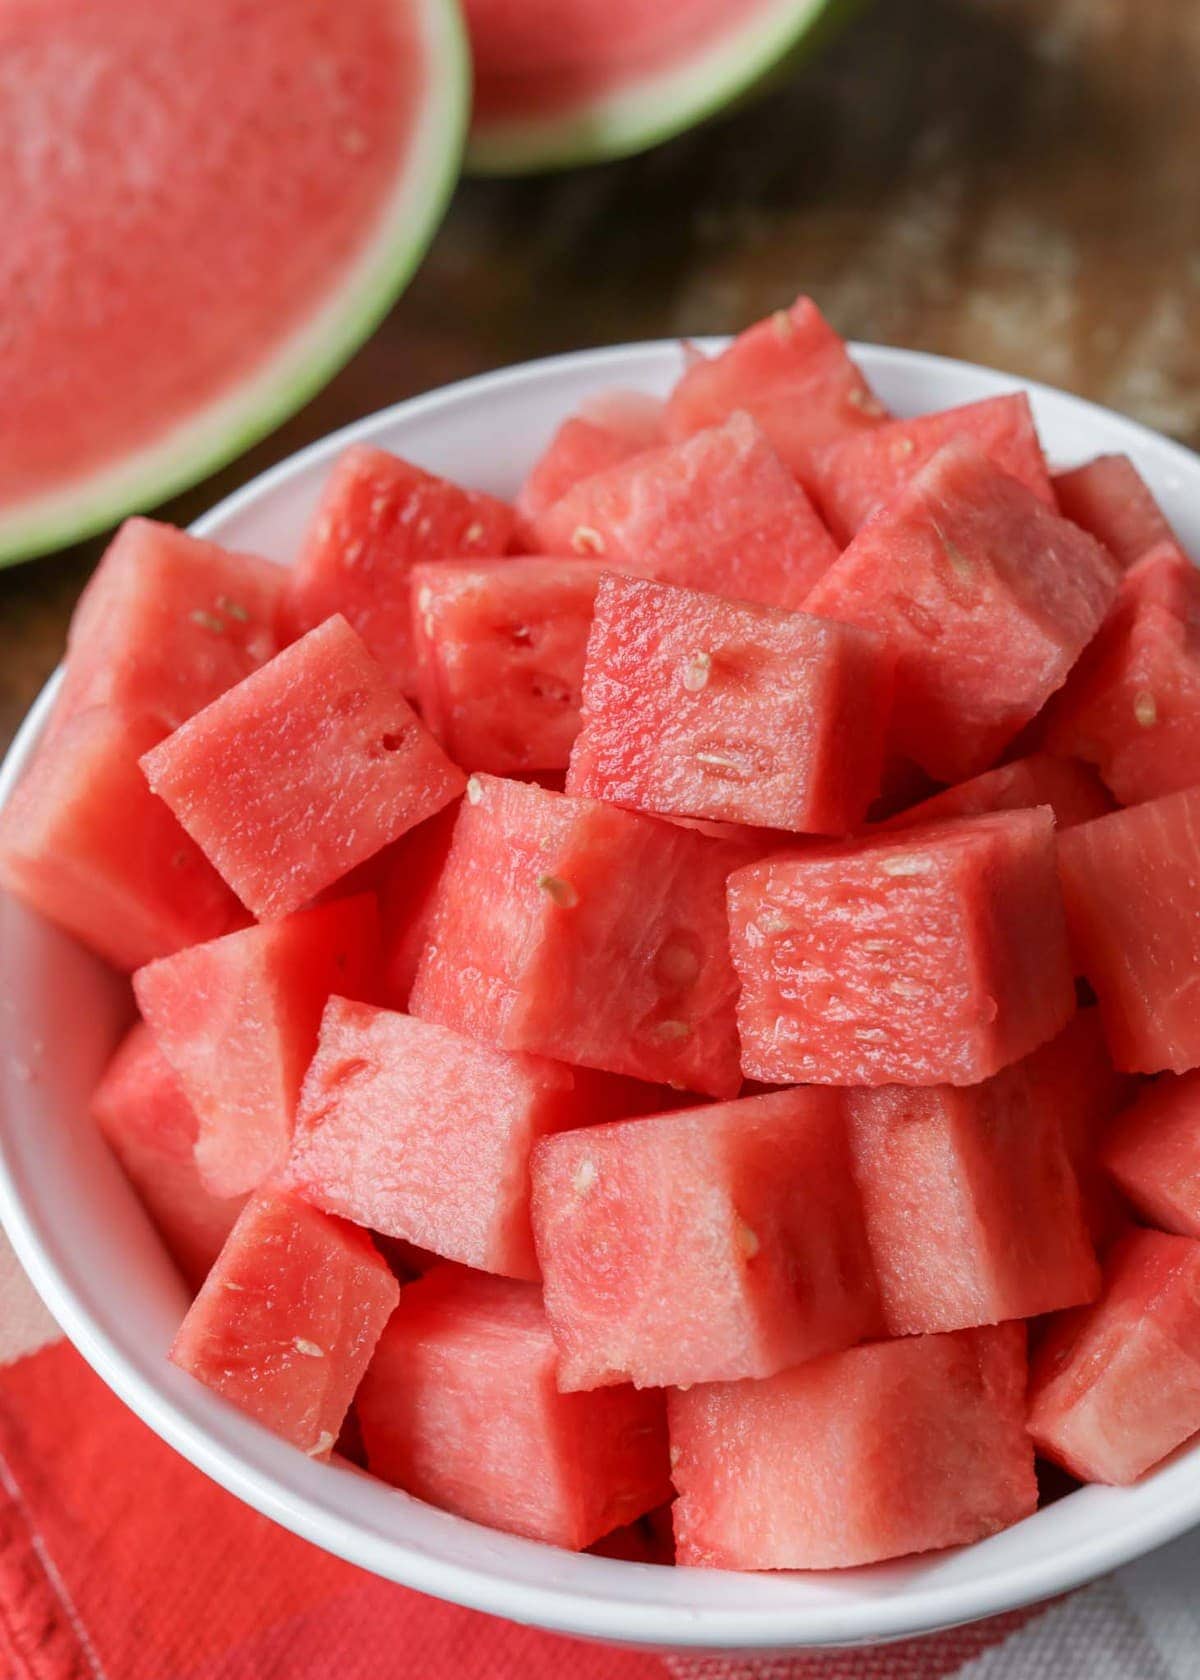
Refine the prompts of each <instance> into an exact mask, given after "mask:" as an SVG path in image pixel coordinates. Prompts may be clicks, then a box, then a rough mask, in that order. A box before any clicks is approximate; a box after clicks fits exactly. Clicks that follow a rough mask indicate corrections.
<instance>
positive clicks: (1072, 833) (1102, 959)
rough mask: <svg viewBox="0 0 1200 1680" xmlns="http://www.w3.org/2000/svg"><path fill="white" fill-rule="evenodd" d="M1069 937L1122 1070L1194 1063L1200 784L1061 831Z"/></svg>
mask: <svg viewBox="0 0 1200 1680" xmlns="http://www.w3.org/2000/svg"><path fill="white" fill-rule="evenodd" d="M1058 859H1059V873H1060V875H1061V878H1062V889H1063V902H1064V904H1065V905H1066V911H1067V926H1068V928H1069V930H1070V935H1071V944H1072V948H1073V949H1074V952H1075V955H1076V958H1077V961H1078V963H1079V966H1080V968H1081V969H1082V971H1083V973H1084V975H1086V977H1087V979H1088V980H1089V981H1090V982H1091V985H1092V987H1093V989H1094V990H1095V993H1096V996H1097V998H1098V999H1099V1003H1100V1015H1101V1019H1102V1020H1103V1022H1104V1033H1105V1037H1106V1038H1107V1039H1108V1047H1109V1050H1110V1051H1111V1052H1112V1059H1113V1063H1114V1065H1115V1066H1116V1067H1118V1068H1120V1069H1122V1071H1124V1072H1126V1073H1160V1072H1162V1071H1164V1070H1170V1071H1171V1072H1172V1073H1186V1071H1187V1070H1188V1068H1191V1067H1196V1066H1197V1065H1200V1010H1197V1008H1196V998H1197V986H1200V788H1190V789H1187V790H1186V791H1184V792H1183V793H1171V794H1167V795H1166V796H1165V797H1164V798H1162V799H1153V800H1148V801H1147V802H1146V804H1144V805H1134V806H1131V807H1130V809H1129V810H1127V811H1113V812H1112V813H1111V814H1110V815H1108V816H1106V817H1097V818H1096V819H1095V821H1093V822H1088V823H1080V824H1079V825H1078V827H1076V828H1071V829H1068V830H1067V831H1066V833H1065V834H1062V835H1060V836H1059V842H1058Z"/></svg>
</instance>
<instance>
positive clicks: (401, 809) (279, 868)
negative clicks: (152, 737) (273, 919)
mask: <svg viewBox="0 0 1200 1680" xmlns="http://www.w3.org/2000/svg"><path fill="white" fill-rule="evenodd" d="M141 762H142V767H143V769H144V770H145V773H146V779H147V780H148V781H149V783H150V786H151V787H152V788H153V789H154V791H155V793H157V794H159V795H161V797H162V798H163V799H165V800H166V802H167V804H168V805H169V806H170V807H171V809H172V811H174V813H175V815H176V816H177V817H178V818H179V820H180V822H181V823H182V824H183V826H184V828H186V829H187V831H188V833H189V834H190V835H191V836H192V838H193V839H194V840H195V841H196V842H197V843H198V845H199V846H200V847H201V848H202V849H203V850H204V852H205V853H206V854H207V856H208V857H209V858H211V860H212V862H213V863H214V864H215V866H216V868H217V869H218V870H219V871H220V873H221V875H222V876H223V877H224V879H225V880H226V881H228V882H229V884H230V886H231V887H232V888H233V889H234V891H235V892H236V893H237V895H238V897H239V898H240V899H241V901H242V903H243V904H245V905H246V907H247V909H249V910H251V911H252V912H253V913H254V915H255V916H258V917H265V916H286V915H288V914H289V913H290V912H291V911H293V910H298V909H299V908H300V907H301V905H303V904H306V903H307V902H308V901H309V899H311V898H313V897H315V896H316V894H317V893H319V892H322V891H324V889H325V888H326V887H328V886H330V885H331V884H332V883H333V882H334V881H336V880H339V879H340V877H341V876H343V875H345V874H346V873H347V871H348V870H350V869H353V868H354V867H355V865H356V864H359V863H362V862H363V861H364V860H365V859H367V858H369V857H372V856H373V855H374V854H375V853H376V852H377V851H379V850H380V849H381V848H382V847H384V846H386V845H387V844H388V843H389V841H392V840H396V839H398V838H399V836H400V835H401V834H404V833H406V832H407V830H408V829H410V828H412V827H414V826H415V824H417V823H419V822H421V821H423V820H424V818H426V817H429V816H432V815H433V814H434V812H435V811H439V810H440V809H441V808H442V806H443V805H446V804H448V803H449V801H450V800H451V799H453V798H454V796H455V795H456V794H458V793H461V791H462V788H463V785H464V778H463V775H462V772H461V771H460V770H459V769H458V768H457V767H456V766H455V765H454V764H452V763H451V762H450V760H449V759H448V758H447V757H446V755H445V753H444V752H443V751H442V750H441V748H440V747H439V746H438V744H437V742H436V741H435V740H434V739H433V737H432V735H430V733H429V731H428V730H427V729H426V728H425V727H424V725H423V724H422V723H421V721H420V719H419V718H418V717H417V715H416V713H415V712H414V711H413V709H412V707H411V706H409V704H408V703H407V701H406V700H404V699H403V698H402V696H401V695H400V693H399V692H398V690H397V689H396V688H395V687H394V686H393V685H392V683H391V681H390V680H389V678H388V676H387V673H386V672H385V671H384V670H383V668H382V666H380V665H379V663H378V662H377V661H376V660H375V659H373V658H372V657H371V655H370V654H369V653H368V652H367V649H366V648H365V647H364V646H363V643H362V641H361V639H360V637H358V636H357V635H356V634H355V632H354V631H353V630H352V629H351V628H350V626H349V625H348V624H347V623H346V620H345V619H344V618H341V617H335V618H331V619H328V620H327V621H326V622H325V623H324V624H323V625H321V626H320V628H319V629H317V630H313V631H310V632H309V634H308V635H307V636H305V637H303V638H302V639H301V640H300V641H298V642H295V643H293V645H292V646H291V647H289V648H285V649H284V651H283V652H282V653H281V654H278V655H277V656H276V657H275V658H274V659H272V660H271V661H270V663H269V664H267V665H264V666H263V667H262V669H261V670H259V671H256V672H254V673H253V675H251V676H249V677H247V678H246V679H245V680H244V681H243V682H240V683H239V684H238V685H237V687H236V688H232V689H230V690H229V691H228V693H226V694H224V695H222V696H221V698H220V699H219V700H214V701H213V703H212V704H211V705H210V706H206V707H205V709H204V711H202V712H199V713H197V715H196V716H195V717H194V718H191V719H189V721H188V722H187V723H185V724H183V725H182V727H181V728H179V729H177V730H176V731H175V733H174V734H173V735H171V736H169V737H168V739H167V740H166V741H164V742H163V743H162V745H161V746H160V747H157V748H156V749H155V750H154V751H153V752H150V753H147V754H146V755H145V757H144V758H143V759H142V761H141Z"/></svg>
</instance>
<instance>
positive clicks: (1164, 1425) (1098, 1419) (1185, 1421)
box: [1029, 1231, 1200, 1486]
mask: <svg viewBox="0 0 1200 1680" xmlns="http://www.w3.org/2000/svg"><path fill="white" fill-rule="evenodd" d="M1197 1430H1200V1243H1198V1242H1195V1241H1193V1240H1192V1239H1191V1238H1189V1237H1179V1236H1167V1235H1165V1234H1164V1233H1163V1232H1161V1231H1134V1232H1131V1233H1130V1234H1129V1235H1128V1236H1126V1237H1124V1238H1122V1240H1121V1241H1120V1242H1119V1243H1118V1244H1117V1246H1116V1247H1115V1248H1114V1249H1113V1251H1112V1253H1111V1254H1110V1256H1109V1259H1108V1262H1107V1264H1106V1266H1105V1275H1104V1293H1103V1295H1102V1296H1101V1297H1100V1299H1099V1300H1098V1301H1097V1302H1096V1303H1095V1304H1094V1305H1093V1306H1090V1307H1084V1308H1082V1309H1080V1310H1078V1311H1075V1312H1070V1313H1064V1314H1063V1316H1062V1319H1061V1321H1058V1322H1056V1323H1055V1324H1054V1325H1053V1327H1052V1328H1051V1330H1050V1332H1049V1334H1048V1335H1047V1336H1046V1338H1045V1340H1044V1341H1043V1342H1042V1344H1041V1345H1040V1347H1039V1348H1038V1351H1037V1356H1036V1358H1035V1359H1034V1361H1033V1368H1032V1370H1031V1372H1030V1383H1029V1432H1030V1434H1031V1435H1032V1436H1033V1439H1034V1442H1035V1443H1036V1445H1037V1449H1038V1451H1039V1452H1040V1453H1041V1454H1042V1456H1043V1457H1045V1458H1049V1459H1053V1461H1054V1462H1055V1463H1056V1464H1061V1465H1063V1467H1064V1468H1065V1469H1067V1470H1069V1471H1070V1472H1071V1474H1072V1475H1073V1476H1078V1477H1079V1479H1080V1480H1081V1481H1084V1482H1112V1483H1116V1484H1117V1485H1118V1486H1121V1485H1124V1484H1126V1483H1129V1482H1135V1481H1136V1480H1137V1479H1138V1477H1139V1476H1140V1475H1141V1474H1142V1473H1143V1471H1146V1470H1148V1469H1149V1468H1150V1467H1151V1465H1153V1464H1157V1463H1158V1462H1159V1460H1160V1459H1163V1458H1165V1457H1166V1455H1167V1454H1168V1453H1169V1452H1172V1451H1173V1450H1174V1448H1176V1447H1177V1446H1179V1445H1180V1444H1181V1443H1182V1442H1184V1441H1186V1440H1188V1439H1189V1438H1190V1437H1191V1436H1193V1435H1194V1434H1195V1433H1196V1432H1197Z"/></svg>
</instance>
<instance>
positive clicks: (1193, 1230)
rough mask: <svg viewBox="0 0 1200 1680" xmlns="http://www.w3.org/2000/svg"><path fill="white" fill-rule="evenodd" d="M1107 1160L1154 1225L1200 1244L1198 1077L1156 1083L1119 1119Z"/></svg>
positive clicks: (1106, 1146)
mask: <svg viewBox="0 0 1200 1680" xmlns="http://www.w3.org/2000/svg"><path fill="white" fill-rule="evenodd" d="M1103 1159H1104V1164H1105V1166H1106V1167H1107V1168H1108V1170H1109V1172H1110V1173H1111V1174H1112V1175H1113V1177H1114V1178H1115V1179H1116V1181H1117V1183H1118V1184H1119V1185H1120V1187H1121V1189H1122V1190H1123V1191H1124V1192H1125V1194H1126V1195H1127V1196H1128V1197H1129V1200H1130V1201H1131V1202H1132V1203H1133V1205H1134V1207H1136V1208H1137V1210H1138V1211H1139V1213H1141V1214H1142V1215H1143V1216H1144V1217H1145V1218H1146V1219H1148V1220H1150V1222H1151V1223H1152V1224H1154V1225H1157V1226H1159V1227H1160V1228H1161V1229H1162V1230H1164V1231H1175V1232H1178V1233H1179V1234H1180V1235H1181V1236H1185V1237H1198V1238H1200V1072H1195V1073H1185V1074H1183V1075H1182V1077H1178V1078H1177V1077H1176V1076H1175V1075H1174V1074H1170V1073H1164V1074H1163V1075H1162V1076H1161V1077H1160V1078H1158V1079H1156V1080H1155V1081H1154V1084H1153V1085H1151V1086H1150V1088H1149V1090H1147V1091H1145V1092H1144V1093H1143V1094H1142V1096H1140V1097H1139V1098H1138V1100H1137V1102H1135V1103H1134V1104H1133V1106H1132V1107H1131V1108H1128V1109H1126V1111H1125V1112H1124V1114H1122V1115H1120V1116H1119V1117H1118V1119H1117V1121H1116V1122H1115V1124H1114V1125H1113V1127H1112V1129H1111V1130H1110V1132H1109V1134H1108V1136H1107V1138H1106V1139H1105V1140H1104V1149H1103Z"/></svg>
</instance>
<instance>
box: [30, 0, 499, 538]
mask: <svg viewBox="0 0 1200 1680" xmlns="http://www.w3.org/2000/svg"><path fill="white" fill-rule="evenodd" d="M468 86H469V68H468V60H467V52H466V45H465V37H464V33H463V29H462V23H461V18H460V14H459V8H458V6H457V4H455V0H338V3H337V4H336V5H331V4H329V3H328V0H255V4H254V5H253V6H247V5H246V4H245V0H170V4H167V5H148V4H146V3H145V0H105V4H104V5H102V6H97V5H96V4H95V3H94V0H12V3H11V4H6V5H4V6H0V158H3V159H5V160H6V162H5V164H4V167H3V168H0V227H3V229H4V237H3V241H2V242H0V297H3V299H4V319H3V324H2V330H0V391H3V392H4V393H5V395H4V401H3V403H2V404H0V564H3V563H6V562H11V561H13V560H19V559H24V558H27V557H28V556H30V555H33V554H39V553H44V552H46V551H47V550H49V549H53V548H56V547H60V546H62V545H63V544H65V543H68V542H72V541H74V540H76V539H77V538H79V537H81V536H84V535H86V534H88V533H89V532H91V531H95V530H99V529H101V528H102V527H104V526H106V525H110V524H112V523H113V522H114V521H115V520H116V519H117V518H118V517H119V516H120V515H121V514H123V513H126V512H127V511H129V510H130V509H133V508H145V507H149V506H151V505H153V504H155V503H157V502H159V501H161V500H163V498H164V497H166V496H167V495H169V494H170V493H172V492H173V491H176V490H179V489H182V488H183V487H184V486H185V485H187V484H190V483H193V482H194V481H195V480H196V479H198V478H201V477H203V476H204V474H205V473H207V472H209V471H211V470H212V469H214V468H215V467H217V466H219V465H221V464H222V463H223V462H224V461H226V460H229V459H230V458H231V457H232V456H234V455H236V454H238V453H239V452H240V451H242V450H244V449H245V448H247V447H248V445H249V444H250V443H252V442H253V441H254V440H255V439H257V438H258V437H260V436H262V435H263V434H264V433H265V432H267V431H269V430H270V429H271V428H272V427H273V426H275V425H276V424H278V423H279V422H280V421H281V420H282V419H284V418H285V416H287V415H288V414H290V413H292V412H293V411H294V410H295V409H297V408H299V407H300V405H301V404H302V403H303V402H305V401H306V400H307V399H308V398H309V397H310V396H311V395H312V394H313V393H314V392H315V391H316V390H317V389H319V387H320V386H321V385H322V384H323V383H324V382H325V381H326V380H327V379H328V378H329V377H330V376H331V375H332V374H333V372H334V371H335V370H336V369H337V368H338V367H339V366H340V365H341V364H342V362H344V361H345V360H346V358H347V357H348V356H349V355H350V353H351V351H352V350H353V349H354V348H355V347H356V346H357V345H358V344H359V343H360V342H361V340H362V339H364V338H365V337H366V336H367V334H368V333H369V332H370V331H371V329H372V328H373V327H374V326H375V324H376V322H377V321H378V320H379V319H380V318H381V317H382V315H383V314H384V312H385V311H386V309H387V308H388V306H389V304H390V303H391V302H392V300H393V299H394V298H395V296H396V294H397V293H398V292H399V291H400V289H401V287H402V286H403V284H404V282H405V281H406V280H407V279H408V277H409V275H410V274H411V273H412V271H413V269H414V268H415V267H416V264H417V262H418V260H419V259H420V257H421V255H422V254H423V252H424V250H425V247H426V245H427V244H428V242H429V239H430V237H431V235H432V233H433V230H434V228H435V226H436V225H437V222H438V220H439V219H440V216H441V213H442V209H443V207H444V204H445V202H446V199H447V198H448V196H449V193H450V190H451V188H452V186H453V184H454V180H455V176H456V174H457V172H458V166H459V160H460V157H461V152H462V144H463V139H464V135H465V127H466V119H467V104H468ZM8 160H12V161H11V163H10V161H8Z"/></svg>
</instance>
